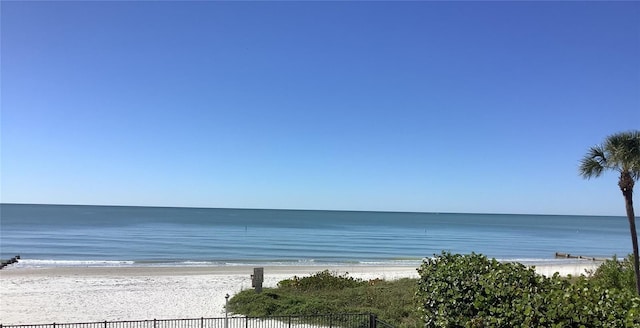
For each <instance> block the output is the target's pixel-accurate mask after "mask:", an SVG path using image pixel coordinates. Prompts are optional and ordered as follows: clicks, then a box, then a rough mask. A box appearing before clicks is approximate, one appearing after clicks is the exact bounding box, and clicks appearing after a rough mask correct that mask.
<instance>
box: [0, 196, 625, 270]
mask: <svg viewBox="0 0 640 328" xmlns="http://www.w3.org/2000/svg"><path fill="white" fill-rule="evenodd" d="M0 219H1V221H0V228H1V229H0V238H1V239H0V257H1V258H3V259H5V258H9V257H12V256H14V255H16V254H20V255H21V257H22V261H21V263H20V265H21V266H74V265H80V266H109V265H180V266H184V265H244V264H263V265H278V264H287V265H291V264H326V263H332V264H345V263H348V264H352V265H353V264H380V265H385V264H407V265H413V264H416V263H419V262H420V260H421V259H422V258H423V257H428V256H432V255H433V254H437V253H440V252H441V251H442V250H447V251H451V252H456V253H470V252H476V253H482V254H485V255H487V256H489V257H495V258H498V259H502V260H519V261H533V262H541V261H554V254H555V252H557V251H560V252H564V253H572V254H579V255H588V256H597V257H610V256H613V255H614V254H617V255H619V256H620V255H626V254H628V253H630V252H631V241H630V238H629V230H628V229H629V228H628V223H627V220H626V218H625V217H603V216H564V215H563V216H549V215H506V214H455V213H450V214H437V213H390V212H345V211H297V210H248V209H200V208H157V207H114V206H66V205H65V206H62V205H17V204H2V205H0Z"/></svg>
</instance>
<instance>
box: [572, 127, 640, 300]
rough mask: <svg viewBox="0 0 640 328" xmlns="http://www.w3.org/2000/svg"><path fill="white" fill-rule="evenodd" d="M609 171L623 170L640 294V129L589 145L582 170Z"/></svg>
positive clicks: (587, 173)
mask: <svg viewBox="0 0 640 328" xmlns="http://www.w3.org/2000/svg"><path fill="white" fill-rule="evenodd" d="M605 171H615V172H618V173H619V174H620V176H619V178H618V187H619V188H620V191H622V195H623V196H624V201H625V207H626V212H627V219H628V220H629V230H630V231H631V243H632V246H633V267H634V272H635V284H636V292H637V294H638V295H640V259H639V258H640V254H639V253H638V233H637V231H636V222H635V213H634V211H633V186H634V184H635V181H637V180H638V179H640V131H638V130H634V131H628V132H620V133H617V134H613V135H610V136H608V137H607V138H606V139H605V140H604V142H603V143H602V144H600V145H596V146H593V147H591V149H589V152H588V153H587V154H586V155H585V156H584V157H583V159H582V161H581V163H580V174H581V175H582V176H583V177H584V178H586V179H590V178H592V177H599V176H600V175H601V174H602V173H603V172H605Z"/></svg>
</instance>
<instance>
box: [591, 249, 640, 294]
mask: <svg viewBox="0 0 640 328" xmlns="http://www.w3.org/2000/svg"><path fill="white" fill-rule="evenodd" d="M589 276H590V278H591V280H593V281H594V283H595V284H597V285H598V286H600V287H602V288H605V289H621V290H622V289H624V290H628V291H630V292H632V293H634V292H635V290H636V280H635V274H634V271H633V255H629V256H627V258H625V259H623V260H622V261H620V260H618V258H617V257H615V256H614V257H613V260H607V261H605V262H604V263H602V264H601V265H600V266H599V267H598V269H597V270H595V271H593V272H589Z"/></svg>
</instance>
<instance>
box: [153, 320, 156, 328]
mask: <svg viewBox="0 0 640 328" xmlns="http://www.w3.org/2000/svg"><path fill="white" fill-rule="evenodd" d="M153 328H156V319H155V318H154V319H153Z"/></svg>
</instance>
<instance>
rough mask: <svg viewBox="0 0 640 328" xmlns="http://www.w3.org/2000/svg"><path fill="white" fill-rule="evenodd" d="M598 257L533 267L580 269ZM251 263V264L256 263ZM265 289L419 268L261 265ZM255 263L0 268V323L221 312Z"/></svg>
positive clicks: (407, 273) (392, 275) (244, 285)
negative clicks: (315, 277) (326, 276)
mask: <svg viewBox="0 0 640 328" xmlns="http://www.w3.org/2000/svg"><path fill="white" fill-rule="evenodd" d="M597 265H599V263H592V262H590V261H589V262H584V263H576V264H550V265H538V266H536V271H537V272H538V273H541V274H545V275H550V274H553V272H556V271H557V272H560V273H561V274H562V275H566V274H573V275H575V274H581V273H584V270H585V269H595V268H597ZM255 267H258V266H255ZM262 267H263V268H264V283H263V286H264V287H265V288H270V287H276V285H277V283H278V282H280V281H281V280H284V279H289V278H292V277H294V276H298V277H304V276H308V275H310V274H314V273H316V272H320V271H323V270H329V271H331V272H334V273H336V274H341V275H342V274H347V273H348V275H349V276H350V277H354V278H360V279H363V280H371V279H385V280H397V279H401V278H418V277H419V276H418V272H417V270H416V269H417V268H418V266H406V265H404V266H363V265H353V266H348V265H340V266H327V265H324V266H321V265H307V266H302V265H295V266H262ZM253 268H254V266H212V267H176V266H171V267H149V266H147V267H45V268H20V267H15V268H5V269H3V270H0V324H2V325H17V324H50V323H54V322H56V323H77V322H102V321H105V320H106V321H127V320H151V319H182V318H201V317H206V318H216V317H224V314H225V312H224V305H225V295H227V294H229V295H231V296H233V295H234V294H236V293H238V292H240V291H242V290H247V289H252V286H251V285H252V284H251V274H253Z"/></svg>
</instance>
